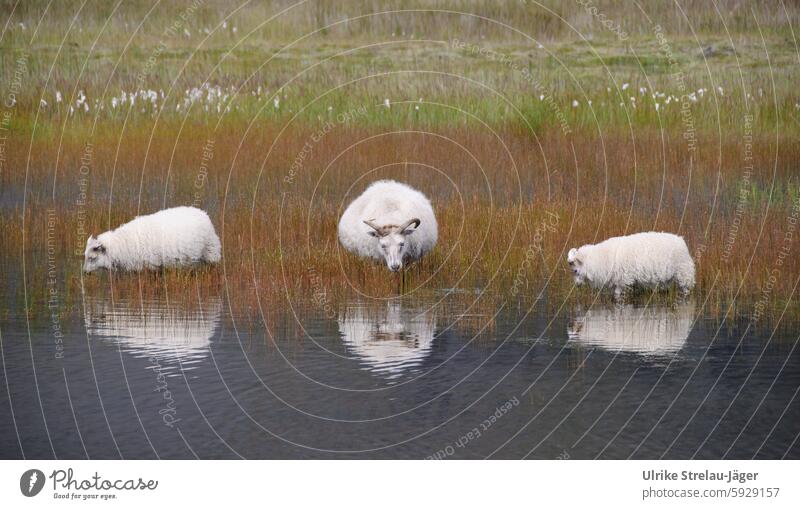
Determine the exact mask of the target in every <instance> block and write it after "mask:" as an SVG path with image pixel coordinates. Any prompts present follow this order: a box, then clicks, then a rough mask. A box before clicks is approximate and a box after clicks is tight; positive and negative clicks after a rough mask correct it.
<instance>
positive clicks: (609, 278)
mask: <svg viewBox="0 0 800 509" xmlns="http://www.w3.org/2000/svg"><path fill="white" fill-rule="evenodd" d="M567 260H568V262H569V265H570V268H572V272H573V275H574V278H575V283H576V284H577V285H581V284H583V283H584V282H587V281H588V282H589V284H591V285H592V286H593V287H594V288H602V287H613V288H614V296H615V297H616V298H617V299H619V298H620V297H621V296H622V291H623V290H624V289H625V288H626V287H630V286H644V287H654V286H659V285H668V284H669V283H671V282H675V283H677V284H678V286H679V287H680V289H681V290H682V291H683V293H684V294H688V293H689V292H690V291H691V289H692V288H693V287H694V261H692V257H691V256H690V255H689V249H688V248H687V247H686V242H684V240H683V238H682V237H679V236H677V235H673V234H671V233H661V232H645V233H635V234H633V235H627V236H625V237H613V238H610V239H608V240H605V241H603V242H601V243H599V244H595V245H590V244H587V245H585V246H583V247H580V248H578V249H575V248H572V249H570V250H569V254H568V255H567Z"/></svg>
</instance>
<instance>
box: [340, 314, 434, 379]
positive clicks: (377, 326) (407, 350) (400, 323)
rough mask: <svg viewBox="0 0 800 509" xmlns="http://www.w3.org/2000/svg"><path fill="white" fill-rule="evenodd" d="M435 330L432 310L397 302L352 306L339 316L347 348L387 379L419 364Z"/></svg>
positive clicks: (429, 351)
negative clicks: (405, 306) (415, 307)
mask: <svg viewBox="0 0 800 509" xmlns="http://www.w3.org/2000/svg"><path fill="white" fill-rule="evenodd" d="M435 329H436V317H435V315H434V313H433V312H432V311H430V310H423V309H412V308H404V307H403V306H402V304H400V303H399V302H388V303H386V304H380V305H375V306H368V305H363V304H360V305H353V306H349V307H347V309H346V310H345V311H344V313H342V314H341V315H340V317H339V332H340V333H341V335H342V339H343V342H344V344H345V346H346V347H347V349H348V351H349V352H351V353H353V354H354V355H355V357H356V358H358V359H359V360H360V361H361V362H362V363H364V364H365V365H366V366H367V367H368V369H369V370H370V371H372V372H375V373H379V374H381V375H383V376H385V377H387V378H390V379H391V378H397V377H399V376H401V375H402V374H403V373H404V372H405V371H407V370H409V369H412V368H415V367H418V366H420V365H421V364H422V363H423V361H424V360H425V359H426V358H427V357H428V356H429V355H430V353H431V348H432V347H433V341H434V333H435Z"/></svg>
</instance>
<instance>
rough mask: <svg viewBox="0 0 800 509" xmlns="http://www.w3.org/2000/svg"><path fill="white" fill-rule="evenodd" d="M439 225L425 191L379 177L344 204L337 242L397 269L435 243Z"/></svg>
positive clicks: (393, 270)
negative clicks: (348, 202)
mask: <svg viewBox="0 0 800 509" xmlns="http://www.w3.org/2000/svg"><path fill="white" fill-rule="evenodd" d="M437 237H438V226H437V224H436V217H435V216H434V214H433V207H431V203H430V201H428V199H427V198H426V197H425V195H424V194H422V193H420V192H419V191H417V190H416V189H413V188H412V187H409V186H407V185H405V184H401V183H399V182H395V181H393V180H379V181H377V182H374V183H373V184H372V185H370V186H369V187H368V188H367V190H366V191H364V193H362V194H361V196H359V197H358V198H356V199H355V200H353V202H352V203H351V204H350V205H349V206H348V207H347V209H346V210H345V211H344V214H342V218H341V219H340V220H339V242H341V243H342V245H343V246H344V247H345V249H347V250H348V251H351V252H353V253H355V254H357V255H359V256H364V257H368V258H372V259H375V260H385V261H386V265H387V266H388V267H389V270H391V271H392V272H396V271H398V270H400V269H402V268H403V267H404V266H405V264H407V263H409V262H412V261H416V260H419V259H420V258H422V256H423V255H424V254H425V253H428V252H429V251H430V250H432V249H433V247H434V246H435V245H436V240H437Z"/></svg>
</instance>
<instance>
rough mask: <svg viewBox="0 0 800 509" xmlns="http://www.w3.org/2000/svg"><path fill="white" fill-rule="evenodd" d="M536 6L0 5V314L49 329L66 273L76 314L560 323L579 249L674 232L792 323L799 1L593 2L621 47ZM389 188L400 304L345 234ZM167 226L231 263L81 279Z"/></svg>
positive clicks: (575, 14)
mask: <svg viewBox="0 0 800 509" xmlns="http://www.w3.org/2000/svg"><path fill="white" fill-rule="evenodd" d="M542 4H543V5H541V4H537V3H534V2H510V1H509V2H488V1H480V2H465V1H461V0H452V1H446V2H431V1H423V0H418V1H411V0H406V1H398V2H373V1H366V0H363V1H362V0H358V1H349V2H342V3H338V2H309V3H306V4H300V5H298V6H297V7H296V8H292V9H289V10H288V11H287V12H286V13H284V14H282V15H280V16H279V17H277V18H276V19H275V20H273V21H271V22H268V23H265V21H266V20H268V19H269V18H270V16H272V15H273V14H275V13H278V12H280V11H281V10H283V9H285V8H287V7H289V6H290V3H289V2H273V3H260V2H252V3H248V4H246V5H244V6H242V7H241V8H239V9H238V10H237V7H234V6H229V5H228V4H225V3H222V2H217V1H206V2H197V3H195V4H193V3H192V2H177V3H166V2H161V3H158V4H151V3H147V2H125V3H122V4H120V5H119V8H117V10H116V11H113V10H114V9H115V4H109V3H104V2H95V3H90V4H89V5H87V6H86V7H85V8H84V9H83V10H82V11H81V12H80V13H79V12H78V9H79V4H76V3H71V2H65V3H53V4H52V5H50V7H49V8H48V10H47V12H46V13H45V10H44V4H43V3H42V2H37V1H34V2H24V3H23V2H20V3H11V2H3V3H2V4H0V5H2V9H3V12H4V13H5V14H6V18H7V21H8V23H7V29H6V30H5V32H3V33H2V39H0V56H2V58H1V59H0V78H2V79H1V80H0V93H1V94H2V96H3V98H4V99H7V98H8V97H9V93H10V92H12V91H13V92H14V98H15V102H14V104H12V105H10V106H9V105H7V103H4V109H3V112H4V113H8V114H9V115H8V116H7V117H6V118H7V121H5V122H4V129H3V152H2V165H0V235H2V239H3V242H2V243H0V263H2V266H3V267H5V268H6V274H7V275H6V276H5V277H3V278H2V279H0V286H2V289H3V292H2V297H0V298H4V299H6V305H5V306H1V307H0V309H2V311H0V312H5V313H8V312H13V311H9V310H13V309H20V303H22V302H23V300H24V298H23V294H24V292H26V291H27V292H28V293H29V295H28V299H27V301H26V302H27V303H28V304H29V305H30V306H34V308H33V309H32V312H35V311H36V309H35V306H40V308H39V309H40V310H41V309H43V308H41V306H43V303H44V302H46V300H47V292H48V291H49V290H50V288H51V287H52V285H53V283H52V281H51V280H50V278H51V276H52V275H53V273H55V275H56V277H55V281H56V283H55V284H56V286H58V288H59V289H60V292H59V298H61V299H62V300H64V303H65V304H66V306H65V307H64V309H65V310H68V309H69V308H70V306H72V305H78V304H79V303H80V302H81V297H82V296H81V293H80V292H81V290H87V291H89V292H101V291H106V290H108V289H109V288H110V289H111V290H110V291H121V292H136V293H138V294H140V295H145V296H146V295H156V294H163V293H164V292H168V293H169V294H170V295H177V296H183V297H185V298H191V297H192V295H193V293H192V290H191V289H192V288H193V289H194V290H193V291H196V292H212V293H214V292H216V293H219V292H223V293H225V292H226V293H228V296H229V297H230V299H229V300H230V303H231V305H232V306H236V307H240V308H241V309H242V310H253V309H255V306H257V305H260V306H261V308H262V310H266V313H265V314H269V313H270V312H271V311H270V310H274V309H281V308H282V307H285V304H286V299H287V298H289V299H301V300H302V301H303V302H305V303H306V304H308V305H311V306H313V305H314V299H313V295H315V294H316V295H318V294H320V292H322V293H324V295H325V296H326V297H325V298H330V299H333V300H334V301H338V300H339V299H345V298H349V297H352V296H353V295H354V294H355V293H357V292H361V293H365V294H367V295H373V296H377V297H386V296H389V295H396V294H398V293H399V292H411V291H417V289H419V288H421V289H422V290H423V291H426V292H441V291H445V292H447V291H450V290H452V289H457V290H459V292H457V293H455V294H454V295H460V296H465V297H463V298H464V299H467V298H468V297H466V296H469V295H474V291H475V290H476V289H477V290H479V291H480V290H485V291H486V292H488V293H489V294H490V295H492V296H493V297H492V298H493V299H496V300H501V301H506V302H509V303H519V304H521V305H522V304H527V303H530V302H531V301H532V300H534V299H536V298H537V297H538V296H540V295H541V292H542V291H545V292H546V295H548V296H549V297H553V298H552V299H550V300H549V301H550V302H555V303H560V302H561V301H562V299H563V298H567V297H568V298H570V299H578V300H581V299H591V298H593V297H594V294H592V293H591V292H589V291H586V290H579V291H576V290H575V289H574V288H573V287H572V284H571V278H570V276H569V273H568V271H567V270H566V269H567V268H566V265H565V263H564V255H565V253H566V252H567V251H568V249H569V248H571V247H574V246H579V245H582V244H584V243H590V242H595V241H598V240H602V239H604V238H606V237H609V236H613V235H621V234H625V233H630V232H635V231H641V230H651V229H653V230H667V231H673V232H677V233H679V234H681V235H683V236H684V237H685V238H686V240H687V243H688V244H689V247H690V249H691V250H692V252H693V254H694V256H695V259H696V261H697V265H698V283H699V286H698V288H697V290H696V292H697V295H696V298H699V299H702V300H703V302H705V303H706V309H715V310H717V311H719V312H720V313H723V312H725V311H726V309H727V308H726V306H727V305H729V304H731V303H732V304H734V305H737V306H739V311H740V312H743V313H750V312H752V310H753V309H754V306H755V305H758V304H763V305H764V306H765V307H766V308H767V310H768V313H767V315H770V314H772V315H779V314H780V312H781V311H782V310H783V306H784V304H787V303H789V305H790V309H791V310H792V312H794V313H797V312H798V311H800V309H798V305H797V300H796V297H795V294H794V291H795V289H794V285H795V284H796V282H797V280H796V278H797V274H800V262H798V256H797V252H798V248H799V246H797V237H798V235H797V234H796V233H793V232H794V230H793V227H794V226H793V222H792V221H793V219H792V218H793V217H794V216H793V214H795V211H796V210H797V207H800V201H798V200H800V180H799V179H798V172H797V170H796V168H797V164H796V161H797V160H798V156H800V154H799V153H798V152H799V151H800V147H799V146H798V145H799V143H800V142H798V139H800V138H798V134H800V132H798V131H799V130H798V127H800V122H798V121H797V115H798V111H800V98H799V97H798V94H797V91H796V87H795V86H794V83H796V82H797V78H798V67H797V48H796V44H795V42H794V38H793V34H792V31H791V24H793V23H795V24H796V22H797V19H798V12H799V11H798V7H797V6H796V5H794V4H786V5H785V6H779V7H776V6H773V5H768V4H765V3H761V2H752V3H748V2H734V1H730V2H727V1H723V2H716V4H711V3H706V2H682V3H681V5H680V7H678V6H676V5H672V4H665V3H662V2H655V1H642V2H639V5H640V6H641V7H642V10H641V11H640V10H639V9H638V8H632V7H631V6H630V5H629V4H628V3H611V2H599V1H598V2H597V3H596V5H597V6H599V8H600V9H601V10H602V11H603V13H604V14H605V15H606V16H607V17H608V18H610V19H613V20H615V21H618V23H619V25H620V27H621V28H622V29H624V30H625V31H627V32H628V34H629V35H630V37H629V39H628V40H626V41H624V42H623V41H620V40H618V39H617V38H616V36H615V35H614V34H613V33H610V32H609V31H608V30H607V29H605V28H603V27H602V26H601V25H598V23H597V22H596V20H594V19H593V18H592V16H591V15H590V14H589V13H587V11H586V10H585V9H583V7H581V6H580V5H579V4H577V3H575V4H573V3H561V2H549V1H548V2H542ZM153 5H156V7H155V9H154V10H153V11H152V12H151V13H149V14H148V12H149V9H150V7H151V6H153ZM193 5H194V6H196V8H194V7H192V6H193ZM190 7H191V8H192V9H193V10H192V12H191V13H189V15H187V16H186V21H182V22H181V23H180V26H179V28H176V29H175V30H173V31H167V29H168V28H169V27H170V26H174V25H173V24H174V23H175V20H176V19H182V18H181V16H182V14H185V13H186V12H187V11H186V9H188V8H190ZM12 10H13V12H12ZM383 10H386V11H388V10H402V11H407V12H394V13H389V14H379V15H375V16H371V15H369V14H370V13H374V12H377V11H383ZM448 10H450V11H465V12H471V13H474V14H476V15H478V16H470V15H464V14H457V13H452V12H444V11H448ZM112 11H113V12H112ZM642 11H644V12H642ZM359 16H363V18H360V19H356V18H358V17H359ZM480 16H483V17H486V18H491V19H492V20H495V21H499V22H502V23H506V24H508V25H511V26H513V27H516V28H518V29H519V30H521V31H522V32H524V33H526V34H528V35H530V36H531V37H532V38H533V40H531V39H529V38H526V37H524V36H523V35H521V34H520V33H518V32H515V31H513V30H509V29H508V28H506V27H504V26H503V25H502V24H501V23H497V22H493V21H488V20H485V19H481V17H480ZM73 18H74V19H75V23H74V24H72V25H71V23H72V20H73ZM345 18H346V19H347V20H348V21H347V22H346V23H345V22H342V23H339V22H340V21H342V20H343V19H345ZM560 18H563V20H566V21H562V20H561V19H560ZM40 21H41V24H39V23H40ZM567 22H568V23H567ZM690 22H691V24H690ZM653 23H657V24H659V25H660V26H661V29H662V30H663V33H664V34H666V35H667V39H668V41H669V45H670V48H669V51H670V53H669V54H668V53H667V52H665V51H664V49H663V48H662V47H661V46H660V45H659V41H658V40H657V38H656V37H655V35H654V31H653ZM756 23H757V25H756ZM327 25H332V26H329V27H327V28H325V29H324V30H319V31H318V29H321V28H323V27H325V26H327ZM571 27H574V28H575V29H577V30H578V31H579V32H580V35H579V34H578V33H577V32H575V31H573V28H571ZM206 32H208V33H206ZM34 33H35V35H34ZM729 34H730V35H729ZM306 35H308V36H307V37H306ZM582 36H583V37H585V39H584V38H583V37H582ZM454 39H457V40H458V41H459V42H464V43H465V44H466V46H461V45H460V44H459V42H454ZM538 43H541V44H542V47H539V46H538V45H537V44H538ZM670 56H671V57H674V60H671V59H670ZM767 56H768V57H769V58H767ZM677 71H680V72H681V73H682V74H681V80H680V81H678V80H676V77H675V76H676V75H675V73H676V72H677ZM17 78H18V79H17ZM15 83H16V85H15ZM17 85H18V86H17ZM134 94H135V95H134ZM132 95H133V98H132ZM387 101H388V102H387ZM657 106H658V107H657ZM687 111H688V112H689V115H688V118H689V119H690V121H691V124H690V125H687V113H686V112H687ZM343 115H347V119H346V120H341V119H342V116H343ZM751 138H752V139H751ZM82 168H83V170H82ZM84 170H85V171H84ZM378 178H395V179H398V180H403V181H406V182H409V183H410V184H412V185H414V186H416V187H418V188H420V189H421V190H422V191H423V192H425V193H426V194H427V195H428V196H429V197H430V198H431V200H432V201H433V203H434V207H435V210H436V213H437V217H438V219H439V225H440V242H439V245H438V246H437V248H436V250H435V251H434V252H432V253H431V254H430V256H428V257H426V258H425V259H424V260H423V261H422V262H421V263H420V264H418V265H416V266H414V267H412V268H411V269H410V270H409V271H407V273H406V275H405V287H404V288H401V287H400V281H399V280H398V278H397V277H394V276H391V275H389V274H388V273H387V271H386V270H385V269H384V268H383V267H381V266H380V265H377V264H373V263H371V262H368V261H364V260H360V259H357V258H355V257H353V256H351V255H349V254H347V253H345V252H343V251H342V250H341V248H340V246H339V244H338V242H337V239H336V223H337V220H338V217H339V215H340V213H341V211H342V210H343V207H344V206H345V205H346V204H347V202H348V201H349V200H351V199H352V198H354V197H355V196H356V195H357V194H358V193H360V192H361V191H362V190H363V189H364V188H365V187H366V185H367V184H368V183H369V182H371V181H373V180H376V179H378ZM84 195H85V196H84ZM178 204H194V205H196V206H200V207H202V208H204V209H206V210H208V211H209V213H210V214H211V216H212V218H213V220H214V223H215V225H216V226H217V229H218V230H219V232H220V234H221V236H222V237H223V243H224V262H223V264H222V266H221V267H220V268H210V269H203V270H198V271H193V272H185V271H167V272H166V273H164V274H159V275H152V274H148V275H143V276H140V277H135V276H125V275H115V276H113V277H112V278H111V279H109V277H108V276H106V275H100V276H92V277H84V278H82V277H81V276H80V273H79V269H80V265H81V256H80V253H82V251H83V246H84V243H85V240H86V236H87V235H88V234H89V233H98V232H101V231H104V230H107V229H110V228H113V227H115V226H117V225H119V224H121V223H123V222H125V221H128V220H130V219H131V218H132V217H133V216H135V215H137V214H144V213H150V212H153V211H155V210H158V209H161V208H164V207H167V206H173V205H178ZM48 221H49V223H50V224H49V225H48ZM48 235H49V237H48ZM783 252H787V253H789V255H788V256H783V257H781V256H780V253H783ZM53 265H54V267H55V268H54V269H53V271H54V272H53V271H51V270H50V268H49V267H50V266H53ZM21 267H24V278H25V279H24V281H23V280H22V279H21V278H22V277H23V275H22V271H21V270H20V268H21ZM187 289H188V290H187ZM460 298H462V297H460Z"/></svg>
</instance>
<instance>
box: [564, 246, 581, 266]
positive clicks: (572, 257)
mask: <svg viewBox="0 0 800 509" xmlns="http://www.w3.org/2000/svg"><path fill="white" fill-rule="evenodd" d="M577 258H578V250H577V249H575V248H574V247H573V248H572V249H570V250H569V254H567V261H568V262H569V263H573V262H575V260H577Z"/></svg>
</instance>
